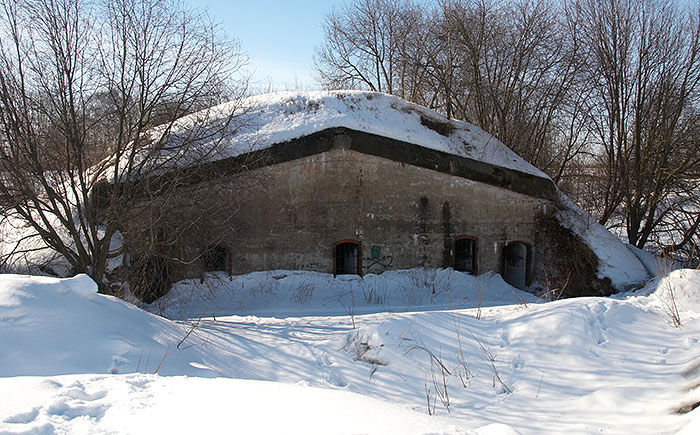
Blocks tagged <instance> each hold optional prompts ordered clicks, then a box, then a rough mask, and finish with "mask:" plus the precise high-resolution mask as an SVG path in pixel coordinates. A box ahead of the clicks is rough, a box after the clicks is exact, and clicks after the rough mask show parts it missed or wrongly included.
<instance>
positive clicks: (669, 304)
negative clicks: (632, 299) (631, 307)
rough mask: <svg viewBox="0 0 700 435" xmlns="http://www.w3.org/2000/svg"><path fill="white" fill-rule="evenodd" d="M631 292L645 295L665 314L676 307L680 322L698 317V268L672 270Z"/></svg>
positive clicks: (699, 291)
mask: <svg viewBox="0 0 700 435" xmlns="http://www.w3.org/2000/svg"><path fill="white" fill-rule="evenodd" d="M632 294H639V295H647V296H648V301H649V303H651V304H653V305H654V306H656V307H658V309H659V310H660V311H661V312H663V313H665V314H669V313H670V310H675V309H676V308H677V310H678V312H679V315H680V316H681V319H680V320H681V323H683V320H684V319H687V318H690V319H695V318H700V270H694V269H678V270H673V271H671V272H668V273H667V274H666V275H665V276H661V277H659V278H657V279H655V280H653V281H651V282H650V283H649V284H647V285H646V286H645V287H644V288H643V289H641V290H640V291H639V292H635V293H632ZM674 306H675V307H676V308H674Z"/></svg>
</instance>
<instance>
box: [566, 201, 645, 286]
mask: <svg viewBox="0 0 700 435" xmlns="http://www.w3.org/2000/svg"><path fill="white" fill-rule="evenodd" d="M557 205H558V208H559V210H558V211H557V213H556V218H557V220H558V221H559V222H560V223H561V224H562V226H564V227H565V228H568V229H570V230H571V231H573V232H574V234H577V235H578V236H580V237H581V239H582V240H583V241H584V243H586V245H588V246H589V247H590V248H591V250H592V251H593V253H595V255H596V256H597V257H598V261H599V263H598V277H599V278H610V281H611V282H612V285H613V287H615V288H616V289H617V290H618V291H625V290H628V289H630V288H631V287H635V286H638V285H640V284H642V283H644V282H646V281H647V280H648V279H649V274H648V272H647V270H646V268H645V267H644V265H643V264H642V262H641V261H640V260H639V259H638V258H637V256H636V255H635V254H633V253H632V252H631V251H630V250H629V249H628V248H627V246H626V245H625V244H624V243H623V242H622V241H621V240H620V239H619V238H618V237H617V236H615V235H614V234H612V233H611V232H610V231H608V230H607V229H606V228H605V227H603V226H602V225H600V224H599V223H598V222H596V221H595V220H594V219H593V218H592V217H591V216H590V215H589V214H588V213H586V212H585V211H583V210H581V208H580V207H579V206H578V205H576V204H574V202H573V201H571V200H570V199H569V198H568V197H567V196H566V195H564V194H563V193H561V191H559V193H558V198H557Z"/></svg>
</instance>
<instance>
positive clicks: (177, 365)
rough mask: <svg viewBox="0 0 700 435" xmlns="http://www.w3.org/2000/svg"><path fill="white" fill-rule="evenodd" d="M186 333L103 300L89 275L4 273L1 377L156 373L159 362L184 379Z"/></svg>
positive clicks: (1, 279)
mask: <svg viewBox="0 0 700 435" xmlns="http://www.w3.org/2000/svg"><path fill="white" fill-rule="evenodd" d="M184 335H185V331H183V329H182V328H181V327H180V326H179V325H176V324H174V323H173V322H170V321H168V320H166V319H162V318H160V317H157V316H154V315H152V314H149V313H145V312H143V311H142V310H140V309H138V308H136V307H134V306H133V305H131V304H128V303H126V302H124V301H122V300H120V299H117V298H114V297H111V296H106V295H101V294H98V293H97V285H96V284H95V283H94V282H93V281H92V280H91V279H90V278H89V277H87V276H85V275H79V276H76V277H74V278H69V279H58V278H49V277H30V276H21V275H0V349H2V352H0V376H22V375H58V374H71V373H123V372H134V371H145V372H153V371H155V370H156V368H158V366H159V364H160V365H161V366H162V367H161V369H162V370H163V372H164V373H173V372H174V373H181V372H182V370H184V369H185V368H187V367H188V361H187V357H190V358H191V357H192V356H191V355H186V354H187V352H185V351H181V352H176V346H177V343H178V342H179V341H180V340H181V339H182V337H183V336H184ZM176 353H177V354H178V355H175V354H176ZM183 357H184V359H183ZM198 372H201V371H197V370H195V371H194V372H193V371H192V370H189V369H188V371H187V373H192V374H199V373H198ZM201 374H204V375H206V373H201ZM210 376H211V375H210Z"/></svg>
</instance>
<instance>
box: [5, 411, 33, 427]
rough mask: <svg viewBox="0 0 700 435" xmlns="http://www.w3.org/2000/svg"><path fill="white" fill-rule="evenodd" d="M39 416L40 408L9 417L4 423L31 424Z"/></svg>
mask: <svg viewBox="0 0 700 435" xmlns="http://www.w3.org/2000/svg"><path fill="white" fill-rule="evenodd" d="M38 416H39V408H32V409H31V410H29V411H27V412H21V413H19V414H15V415H13V416H10V417H7V418H6V419H5V421H4V422H3V423H9V424H29V423H31V422H33V421H34V420H36V418H37V417H38Z"/></svg>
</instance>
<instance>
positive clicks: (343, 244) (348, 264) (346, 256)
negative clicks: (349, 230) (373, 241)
mask: <svg viewBox="0 0 700 435" xmlns="http://www.w3.org/2000/svg"><path fill="white" fill-rule="evenodd" d="M360 259H361V258H360V243H359V242H356V241H354V240H341V241H340V242H338V243H336V244H335V246H334V247H333V275H361V271H362V265H361V263H360Z"/></svg>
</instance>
